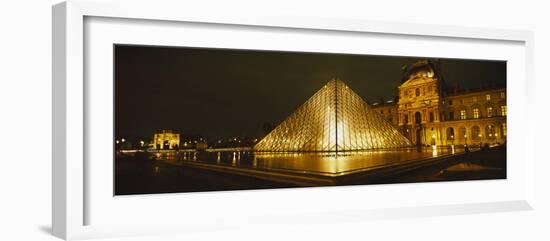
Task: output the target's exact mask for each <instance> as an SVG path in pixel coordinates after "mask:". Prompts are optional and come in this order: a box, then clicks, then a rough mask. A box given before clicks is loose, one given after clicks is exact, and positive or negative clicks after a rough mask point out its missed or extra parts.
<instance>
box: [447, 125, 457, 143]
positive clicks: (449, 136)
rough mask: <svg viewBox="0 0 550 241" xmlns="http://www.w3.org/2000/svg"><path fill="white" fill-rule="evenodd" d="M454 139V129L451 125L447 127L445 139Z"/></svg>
mask: <svg viewBox="0 0 550 241" xmlns="http://www.w3.org/2000/svg"><path fill="white" fill-rule="evenodd" d="M454 139H455V130H454V129H453V128H452V127H449V128H447V140H449V141H451V140H454Z"/></svg>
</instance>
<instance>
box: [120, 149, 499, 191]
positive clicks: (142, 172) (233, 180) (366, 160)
mask: <svg viewBox="0 0 550 241" xmlns="http://www.w3.org/2000/svg"><path fill="white" fill-rule="evenodd" d="M460 152H461V151H460V150H456V153H457V154H458V153H460ZM348 154H352V153H348ZM450 154H451V150H443V149H441V150H436V153H434V151H433V150H431V149H426V150H422V151H416V152H414V151H412V152H411V151H405V152H403V151H401V152H399V151H398V152H396V151H395V150H393V151H378V152H369V153H355V155H348V156H338V158H335V157H334V156H330V155H321V154H314V155H296V154H284V155H280V154H277V155H273V154H266V153H260V154H257V153H250V152H249V153H236V152H235V153H233V152H227V153H216V152H212V153H202V154H201V153H193V152H189V153H184V152H180V153H157V154H154V155H153V156H151V154H150V153H133V154H124V155H119V156H118V157H117V160H116V162H115V164H116V165H115V167H116V168H115V194H116V195H124V194H147V193H173V192H198V191H222V190H247V189H266V188H288V187H296V186H299V185H293V184H288V183H284V182H279V181H274V180H266V179H265V178H255V177H254V176H250V175H249V176H244V175H237V174H234V173H227V172H220V171H212V170H206V169H203V168H197V167H193V166H192V165H181V164H182V163H193V162H200V163H208V164H209V165H221V166H229V167H233V168H247V169H254V170H255V169H257V170H276V171H285V170H289V171H305V172H312V173H316V174H327V173H328V174H332V173H337V172H349V171H353V170H359V171H362V170H363V169H369V167H373V168H374V167H377V166H384V165H390V164H395V163H405V162H412V161H414V160H417V159H422V158H424V159H425V158H429V157H433V156H434V155H435V156H437V157H441V156H443V157H445V156H447V157H449V156H450V157H451V158H447V159H445V161H441V162H434V163H433V164H430V165H427V166H420V167H416V168H413V169H410V170H407V171H406V172H400V173H398V174H396V175H391V174H390V175H384V178H379V179H377V180H374V181H373V180H372V178H371V179H365V178H357V179H353V180H351V181H346V182H345V183H341V185H358V184H376V183H403V182H429V181H455V180H481V179H500V178H506V148H505V147H498V148H491V149H487V150H483V151H476V152H471V153H466V154H458V155H450ZM455 156H456V158H455ZM308 157H309V158H308Z"/></svg>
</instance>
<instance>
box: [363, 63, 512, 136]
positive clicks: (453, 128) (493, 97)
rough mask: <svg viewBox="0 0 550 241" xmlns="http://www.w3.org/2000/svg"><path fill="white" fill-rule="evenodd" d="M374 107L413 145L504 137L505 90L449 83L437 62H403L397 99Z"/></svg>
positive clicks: (374, 104) (375, 104)
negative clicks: (458, 86) (460, 88)
mask: <svg viewBox="0 0 550 241" xmlns="http://www.w3.org/2000/svg"><path fill="white" fill-rule="evenodd" d="M373 107H374V109H375V110H377V112H378V113H380V114H382V115H383V116H384V117H385V119H386V120H388V121H389V122H391V123H392V125H394V126H395V127H396V128H398V129H399V130H400V132H401V133H402V134H403V135H405V136H406V137H407V138H408V139H409V140H410V141H411V142H413V143H414V144H417V145H451V144H454V145H464V144H468V145H471V144H482V143H489V144H493V143H504V142H506V115H507V107H506V89H505V88H493V89H478V90H471V91H458V90H457V89H456V88H455V89H453V88H449V87H448V86H447V85H446V84H445V82H444V80H443V77H442V76H441V73H440V67H439V64H438V62H437V61H430V60H422V61H418V62H416V63H415V64H412V65H410V66H407V67H406V68H405V69H404V73H403V80H402V82H401V85H400V86H399V87H398V101H392V102H387V101H386V102H383V103H373Z"/></svg>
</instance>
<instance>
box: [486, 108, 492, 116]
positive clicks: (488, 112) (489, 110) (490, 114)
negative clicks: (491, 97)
mask: <svg viewBox="0 0 550 241" xmlns="http://www.w3.org/2000/svg"><path fill="white" fill-rule="evenodd" d="M487 117H493V107H491V106H489V107H487Z"/></svg>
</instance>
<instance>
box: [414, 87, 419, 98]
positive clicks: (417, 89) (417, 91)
mask: <svg viewBox="0 0 550 241" xmlns="http://www.w3.org/2000/svg"><path fill="white" fill-rule="evenodd" d="M415 92H416V96H420V89H419V88H416V91H415Z"/></svg>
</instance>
